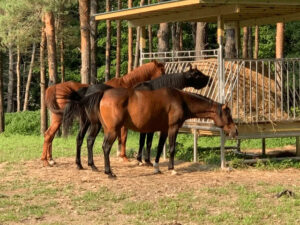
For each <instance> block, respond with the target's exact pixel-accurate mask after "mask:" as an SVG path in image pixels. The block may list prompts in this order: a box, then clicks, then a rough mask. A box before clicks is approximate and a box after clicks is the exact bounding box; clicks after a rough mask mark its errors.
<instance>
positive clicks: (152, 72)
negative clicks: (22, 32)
mask: <svg viewBox="0 0 300 225" xmlns="http://www.w3.org/2000/svg"><path fill="white" fill-rule="evenodd" d="M164 73H165V71H164V65H163V64H161V63H158V62H156V61H153V62H150V63H147V64H144V65H142V66H140V67H138V68H136V69H134V70H133V71H131V72H130V73H128V74H127V75H124V76H123V77H120V78H113V79H111V80H109V81H107V82H106V84H107V85H110V86H112V87H124V88H128V87H132V86H134V85H136V84H138V83H140V82H143V81H147V80H151V79H155V78H157V77H159V76H161V75H162V74H164ZM88 86H89V85H88V84H80V83H77V82H71V81H68V82H64V83H60V84H56V85H53V86H50V87H49V88H47V90H46V96H45V102H46V105H47V107H48V109H49V110H50V111H51V125H50V127H49V128H48V130H47V131H46V132H45V134H44V145H43V153H42V157H41V160H43V162H44V165H45V166H48V165H49V164H50V165H53V164H54V161H53V159H52V141H53V138H54V136H55V133H56V132H57V130H58V129H59V127H60V125H61V123H62V117H63V110H64V108H65V106H66V104H67V103H68V101H69V100H68V96H70V95H71V94H72V93H73V92H76V91H78V90H79V89H80V88H83V87H88ZM80 125H81V128H80V132H79V133H78V136H77V152H78V148H81V145H82V141H83V138H84V136H85V133H86V131H87V129H88V127H89V122H88V121H87V120H85V121H81V123H80ZM126 137H127V130H126V129H122V136H121V139H119V142H120V143H122V149H123V151H124V152H125V144H126ZM92 143H94V140H92ZM124 155H125V154H124ZM48 160H49V162H48ZM90 166H92V167H93V166H94V165H90Z"/></svg>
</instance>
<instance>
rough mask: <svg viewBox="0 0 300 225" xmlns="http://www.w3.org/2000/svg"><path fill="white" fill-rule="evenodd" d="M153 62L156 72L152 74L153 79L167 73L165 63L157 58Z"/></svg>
mask: <svg viewBox="0 0 300 225" xmlns="http://www.w3.org/2000/svg"><path fill="white" fill-rule="evenodd" d="M152 63H153V64H154V72H153V73H152V74H151V80H154V79H156V78H158V77H160V76H161V75H164V74H165V65H164V64H163V63H159V62H157V61H156V60H153V61H152Z"/></svg>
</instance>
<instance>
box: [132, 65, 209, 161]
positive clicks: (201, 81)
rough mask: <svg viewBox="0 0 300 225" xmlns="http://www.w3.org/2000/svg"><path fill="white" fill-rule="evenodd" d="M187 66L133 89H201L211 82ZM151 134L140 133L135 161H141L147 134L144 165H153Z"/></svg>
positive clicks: (196, 70)
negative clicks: (151, 158)
mask: <svg viewBox="0 0 300 225" xmlns="http://www.w3.org/2000/svg"><path fill="white" fill-rule="evenodd" d="M189 66H190V68H189V70H188V71H186V72H183V73H176V74H167V75H165V76H163V77H159V78H157V79H154V80H151V81H145V82H143V83H139V84H138V85H136V86H135V87H134V89H135V90H156V89H160V88H163V87H170V88H178V89H183V88H185V87H193V88H195V89H202V88H204V87H205V86H206V85H210V84H211V80H210V77H209V76H206V75H204V74H203V73H202V72H201V71H199V70H198V69H197V68H195V69H193V68H192V65H191V64H190V65H189ZM153 135H154V133H140V139H139V150H138V155H137V161H138V162H140V163H142V152H143V148H144V144H145V139H146V136H147V143H146V155H145V165H147V166H153V164H152V163H151V162H150V150H151V146H152V140H153Z"/></svg>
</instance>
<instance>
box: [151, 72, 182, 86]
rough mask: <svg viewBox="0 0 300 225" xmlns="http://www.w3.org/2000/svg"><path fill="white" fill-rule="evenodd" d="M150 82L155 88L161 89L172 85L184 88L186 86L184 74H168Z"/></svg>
mask: <svg viewBox="0 0 300 225" xmlns="http://www.w3.org/2000/svg"><path fill="white" fill-rule="evenodd" d="M150 84H151V85H152V87H153V89H159V88H163V87H172V88H178V89H183V88H185V87H186V82H185V78H184V75H183V74H167V75H164V76H161V77H159V78H157V79H154V80H151V81H150Z"/></svg>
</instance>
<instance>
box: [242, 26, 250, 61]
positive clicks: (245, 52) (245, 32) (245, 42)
mask: <svg viewBox="0 0 300 225" xmlns="http://www.w3.org/2000/svg"><path fill="white" fill-rule="evenodd" d="M248 38H249V35H248V27H243V59H247V58H248Z"/></svg>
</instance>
